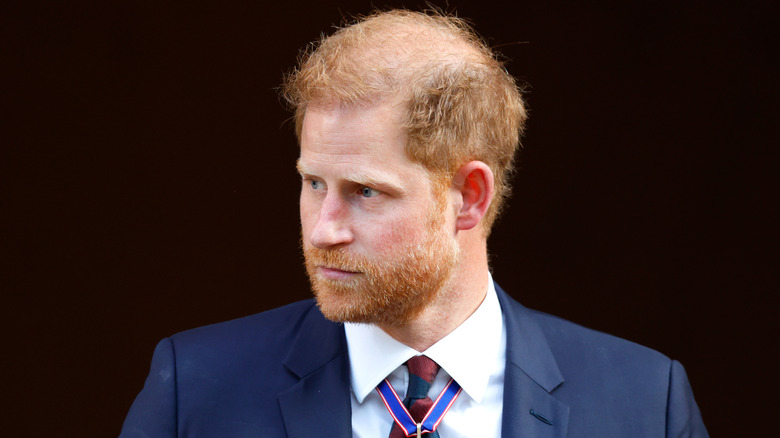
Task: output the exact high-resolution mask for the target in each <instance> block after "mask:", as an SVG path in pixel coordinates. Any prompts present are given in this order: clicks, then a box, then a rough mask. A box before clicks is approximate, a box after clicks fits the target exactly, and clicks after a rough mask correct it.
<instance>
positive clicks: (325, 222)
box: [310, 193, 352, 249]
mask: <svg viewBox="0 0 780 438" xmlns="http://www.w3.org/2000/svg"><path fill="white" fill-rule="evenodd" d="M310 240H311V244H312V245H313V246H314V247H316V248H320V249H324V248H329V247H333V246H337V245H343V244H347V243H350V242H351V241H352V232H351V230H350V227H349V210H348V208H347V205H346V204H345V203H344V201H343V200H342V199H340V198H339V197H338V196H336V195H332V194H330V193H329V194H328V195H327V196H325V199H324V200H323V202H322V204H321V205H320V211H319V214H318V215H317V221H316V222H315V223H314V227H313V228H312V230H311V236H310Z"/></svg>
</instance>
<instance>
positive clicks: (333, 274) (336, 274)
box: [318, 266, 360, 280]
mask: <svg viewBox="0 0 780 438" xmlns="http://www.w3.org/2000/svg"><path fill="white" fill-rule="evenodd" d="M318 270H319V271H320V274H321V275H322V276H323V277H325V278H327V279H329V280H345V279H348V278H352V277H353V276H355V275H358V274H360V272H356V271H350V270H347V269H346V268H336V267H327V266H318Z"/></svg>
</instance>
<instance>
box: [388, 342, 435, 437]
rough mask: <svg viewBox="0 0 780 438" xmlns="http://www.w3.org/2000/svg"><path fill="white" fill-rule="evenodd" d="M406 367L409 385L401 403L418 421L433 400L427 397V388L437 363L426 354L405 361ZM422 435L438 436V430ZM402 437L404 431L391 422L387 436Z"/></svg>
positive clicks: (429, 387)
mask: <svg viewBox="0 0 780 438" xmlns="http://www.w3.org/2000/svg"><path fill="white" fill-rule="evenodd" d="M406 367H407V368H409V387H408V388H407V389H406V398H404V401H403V403H404V406H406V408H407V409H408V410H409V413H410V414H412V418H414V421H415V422H416V423H419V422H421V421H422V419H423V417H425V414H427V413H428V410H430V409H431V406H432V405H433V400H431V398H430V397H428V390H430V389H431V383H433V379H434V378H435V377H436V374H437V373H438V372H439V365H438V364H437V363H436V362H434V361H433V360H432V359H431V358H429V357H427V356H415V357H413V358H411V359H409V360H408V361H407V362H406ZM424 436H425V438H439V432H433V433H426V434H424ZM404 437H406V435H405V434H404V431H403V430H402V429H401V428H400V427H398V424H397V423H393V429H392V430H390V437H389V438H404Z"/></svg>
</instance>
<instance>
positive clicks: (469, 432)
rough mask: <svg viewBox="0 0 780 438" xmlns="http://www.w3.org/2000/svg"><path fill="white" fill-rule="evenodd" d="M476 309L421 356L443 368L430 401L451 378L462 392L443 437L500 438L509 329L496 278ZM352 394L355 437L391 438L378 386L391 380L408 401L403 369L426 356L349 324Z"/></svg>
mask: <svg viewBox="0 0 780 438" xmlns="http://www.w3.org/2000/svg"><path fill="white" fill-rule="evenodd" d="M489 280H490V281H489V284H488V286H487V295H486V296H485V299H484V300H483V301H482V304H480V306H479V307H478V308H477V310H476V311H475V312H474V313H473V314H472V315H471V316H470V317H469V318H468V319H466V321H464V322H463V323H462V324H461V325H460V326H458V328H456V329H455V330H454V331H453V332H452V333H450V334H449V335H447V336H445V337H444V338H443V339H441V340H440V341H439V342H437V343H435V344H434V345H432V346H431V347H430V348H429V349H427V350H425V351H424V352H422V354H425V355H426V356H428V357H430V358H431V359H433V360H434V361H436V363H438V364H439V365H440V366H441V370H440V371H439V374H438V375H437V376H436V379H434V381H433V384H432V385H431V390H430V392H429V393H428V396H429V397H431V399H433V400H435V399H436V397H437V396H438V395H439V393H440V392H441V391H442V390H443V389H444V386H445V385H446V384H447V382H449V380H450V377H452V378H453V379H455V381H456V382H458V384H460V386H461V387H462V388H463V391H462V392H461V394H460V396H459V397H458V399H457V400H455V403H454V404H453V405H452V407H451V408H450V410H449V412H447V414H446V415H445V416H444V419H443V420H442V422H441V424H440V425H439V428H438V429H437V430H438V431H439V434H440V435H441V437H442V438H460V437H463V438H465V437H470V438H471V437H475V436H479V437H494V438H499V437H500V436H501V413H502V406H503V394H504V368H505V362H506V326H505V324H504V318H503V316H502V313H501V306H500V305H499V303H498V297H497V296H496V290H495V287H494V285H493V279H492V278H490V279H489ZM344 326H345V330H346V335H347V345H348V347H349V366H350V379H351V389H352V436H353V437H354V438H387V437H388V435H389V434H390V429H391V427H392V425H393V418H392V417H391V416H390V413H389V412H388V411H387V408H386V407H385V405H384V403H383V402H382V399H381V398H380V396H379V394H378V393H377V391H376V386H377V385H378V384H379V383H380V382H381V381H382V379H384V378H385V377H387V378H388V380H389V382H390V384H391V385H392V386H393V388H394V389H395V391H396V392H397V393H398V396H399V397H401V399H403V398H404V397H406V387H407V385H408V384H409V371H408V370H407V368H406V367H405V366H403V364H404V363H405V362H406V361H407V360H408V359H409V358H411V357H412V356H416V355H419V354H421V352H418V351H416V350H414V349H413V348H411V347H408V346H406V345H404V344H402V343H400V342H398V341H396V340H395V339H393V338H392V337H390V335H388V334H387V333H385V332H384V331H383V330H382V329H380V328H379V327H377V326H375V325H370V324H355V323H345V324H344Z"/></svg>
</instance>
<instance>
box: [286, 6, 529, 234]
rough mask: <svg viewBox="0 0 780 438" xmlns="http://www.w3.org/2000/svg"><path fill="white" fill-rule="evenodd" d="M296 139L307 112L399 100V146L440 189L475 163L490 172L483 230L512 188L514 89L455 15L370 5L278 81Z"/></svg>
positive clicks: (518, 114) (520, 117)
mask: <svg viewBox="0 0 780 438" xmlns="http://www.w3.org/2000/svg"><path fill="white" fill-rule="evenodd" d="M282 90H283V91H282V92H283V96H284V97H285V99H286V100H287V102H288V103H289V104H290V105H291V107H292V108H293V109H294V111H295V127H296V133H297V135H298V138H299V139H300V134H301V129H302V126H303V119H304V116H305V114H306V109H307V108H308V107H310V106H312V107H314V106H317V107H334V106H347V107H357V106H361V105H375V104H379V103H382V102H386V101H391V102H395V103H399V104H400V107H401V108H402V112H403V114H402V120H403V123H404V126H405V129H406V134H407V143H406V152H407V154H408V156H409V158H410V159H411V160H412V161H414V162H417V163H420V164H421V165H423V166H424V167H425V168H426V169H427V170H428V171H429V172H430V173H431V175H432V179H433V181H434V184H435V185H437V186H439V187H441V186H442V185H444V184H449V183H451V182H452V177H453V176H454V174H455V172H457V170H458V168H460V167H461V166H462V165H463V164H465V163H467V162H469V161H472V160H479V161H482V162H484V163H485V164H487V165H488V166H489V167H490V169H491V171H492V172H493V175H494V180H495V183H494V187H495V188H494V197H493V200H492V203H491V206H490V208H489V209H488V211H487V213H486V214H485V217H484V219H483V221H482V223H483V230H484V232H485V234H486V235H487V234H489V232H490V229H491V227H492V224H493V222H494V221H495V219H496V217H497V215H498V214H499V212H500V211H501V209H502V207H503V204H504V201H505V199H506V197H507V196H508V194H509V191H510V183H509V178H510V176H511V173H512V172H513V162H514V156H515V152H516V150H517V149H518V147H519V145H520V136H521V134H522V131H523V126H524V123H525V120H526V110H525V107H524V105H523V101H522V97H521V93H520V90H519V89H518V86H517V84H516V83H515V80H514V78H513V77H512V76H510V75H509V73H508V72H507V71H506V69H505V68H504V66H503V64H502V63H501V62H500V61H499V60H498V59H497V58H496V56H495V54H494V53H493V51H492V50H491V49H490V48H489V47H488V46H487V44H485V42H484V41H483V40H482V39H481V38H480V37H479V36H478V35H477V34H476V32H475V31H474V30H473V29H472V28H471V27H470V26H469V25H468V24H467V23H466V22H465V21H464V20H462V19H460V18H457V17H454V16H451V15H445V14H442V13H439V12H437V11H430V12H428V13H421V12H412V11H407V10H391V11H382V12H374V13H373V14H371V15H369V16H366V17H362V18H360V19H359V20H358V21H356V22H355V23H353V24H351V25H348V26H346V27H342V28H340V29H338V30H337V31H336V32H335V33H333V34H332V35H330V36H327V37H326V36H323V37H322V38H321V40H320V41H319V42H318V43H314V44H312V45H310V47H309V48H308V50H307V51H305V52H304V53H303V54H302V56H301V58H300V60H299V66H298V68H297V69H295V70H294V71H293V72H292V73H291V74H289V75H288V76H287V77H286V78H285V81H284V84H283V88H282Z"/></svg>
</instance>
